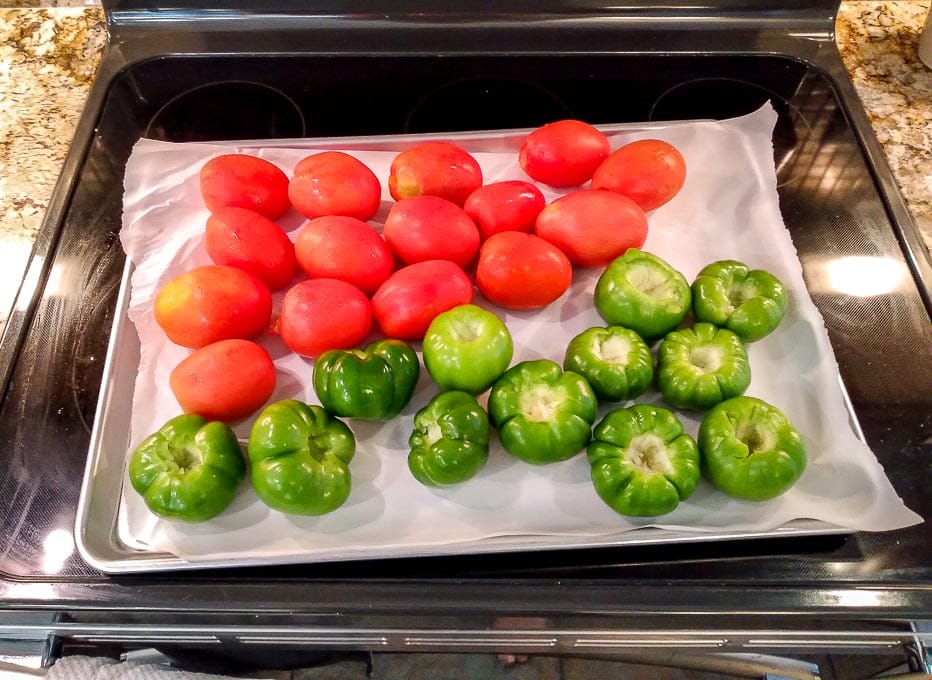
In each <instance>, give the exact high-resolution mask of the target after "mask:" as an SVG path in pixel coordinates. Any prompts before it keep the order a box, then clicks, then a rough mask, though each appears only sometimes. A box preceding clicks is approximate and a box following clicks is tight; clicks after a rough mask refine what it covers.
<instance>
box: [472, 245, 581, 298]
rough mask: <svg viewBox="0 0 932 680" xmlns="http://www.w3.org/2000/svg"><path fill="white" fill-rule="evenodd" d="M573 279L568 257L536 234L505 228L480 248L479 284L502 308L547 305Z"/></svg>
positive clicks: (484, 293)
mask: <svg viewBox="0 0 932 680" xmlns="http://www.w3.org/2000/svg"><path fill="white" fill-rule="evenodd" d="M572 280H573V265H572V264H571V263H570V261H569V258H567V257H566V255H564V254H563V252H562V251H561V250H560V249H559V248H557V247H556V246H554V245H552V244H551V243H548V242H547V241H545V240H544V239H542V238H540V237H539V236H535V235H534V234H525V233H524V232H520V231H503V232H501V233H499V234H494V235H493V236H490V237H489V239H488V240H487V241H486V242H485V243H483V244H482V248H480V249H479V262H478V264H477V265H476V285H478V286H479V292H481V293H482V294H483V295H484V296H485V297H486V298H488V300H489V301H490V302H494V303H495V304H497V305H501V306H502V307H507V308H508V309H536V308H539V307H545V306H547V305H549V304H550V303H551V302H553V301H554V300H556V299H557V298H559V297H560V296H561V295H563V293H565V292H566V289H567V288H569V286H570V283H571V282H572Z"/></svg>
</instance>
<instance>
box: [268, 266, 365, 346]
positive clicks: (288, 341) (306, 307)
mask: <svg viewBox="0 0 932 680" xmlns="http://www.w3.org/2000/svg"><path fill="white" fill-rule="evenodd" d="M371 327H372V306H371V304H370V303H369V298H367V297H366V294H365V293H363V292H362V291H361V290H359V288H357V287H356V286H354V285H352V284H350V283H347V282H346V281H340V280H339V279H310V280H308V281H302V282H301V283H297V284H295V285H294V286H292V287H291V288H289V289H288V292H287V293H285V297H284V299H283V300H282V311H281V316H279V318H278V320H277V323H276V325H275V328H274V330H275V331H276V332H277V333H278V334H279V335H280V336H281V338H282V340H283V341H284V343H285V345H287V346H288V349H290V350H291V351H292V352H295V353H296V354H300V355H302V356H306V357H312V358H316V357H318V356H320V354H322V353H323V352H325V351H326V350H328V349H346V348H349V347H353V346H355V345H358V344H359V343H360V342H362V341H363V340H364V339H365V337H366V335H368V333H369V329H370V328H371Z"/></svg>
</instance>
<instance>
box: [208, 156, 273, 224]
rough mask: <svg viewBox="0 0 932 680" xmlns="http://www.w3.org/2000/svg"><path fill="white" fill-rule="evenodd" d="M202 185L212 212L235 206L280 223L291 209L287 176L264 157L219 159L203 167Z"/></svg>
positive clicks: (228, 157)
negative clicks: (280, 219) (279, 220)
mask: <svg viewBox="0 0 932 680" xmlns="http://www.w3.org/2000/svg"><path fill="white" fill-rule="evenodd" d="M200 183H201V195H202V196H203V197H204V203H205V204H206V205H207V209H208V210H210V212H215V211H217V210H219V209H220V208H226V207H228V206H235V207H237V208H247V209H249V210H255V211H256V212H257V213H259V214H260V215H265V216H266V217H268V218H269V219H270V220H277V219H278V218H279V217H281V216H282V215H284V214H285V213H286V212H287V211H288V209H289V208H290V207H291V202H290V201H289V200H288V177H287V175H285V173H284V172H282V171H281V169H280V168H279V167H278V166H277V165H275V164H273V163H270V162H269V161H267V160H265V159H264V158H258V157H256V156H249V155H247V154H235V153H234V154H225V155H223V156H216V157H214V158H211V159H210V160H209V161H207V162H206V163H205V164H204V166H203V167H202V168H201V173H200Z"/></svg>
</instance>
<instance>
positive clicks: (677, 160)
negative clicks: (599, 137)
mask: <svg viewBox="0 0 932 680" xmlns="http://www.w3.org/2000/svg"><path fill="white" fill-rule="evenodd" d="M685 182H686V160H685V159H684V158H683V154H681V153H680V152H679V150H678V149H677V148H676V147H674V146H673V145H672V144H669V143H667V142H664V141H662V140H659V139H642V140H640V141H637V142H631V143H630V144H626V145H625V146H623V147H621V148H620V149H616V150H615V151H613V152H612V153H611V155H609V157H608V158H606V159H605V160H604V161H603V162H602V164H601V165H600V166H599V167H598V168H596V171H595V174H593V176H592V188H593V189H609V190H611V191H615V192H617V193H619V194H623V195H624V196H627V197H628V198H630V199H631V200H633V201H634V202H635V203H637V204H638V205H639V206H641V208H642V209H643V210H653V209H654V208H659V207H660V206H662V205H663V204H664V203H666V202H668V201H669V200H670V199H671V198H673V197H674V196H676V194H677V193H678V192H679V190H680V189H681V188H682V187H683V184H684V183H685Z"/></svg>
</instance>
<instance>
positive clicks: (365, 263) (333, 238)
mask: <svg viewBox="0 0 932 680" xmlns="http://www.w3.org/2000/svg"><path fill="white" fill-rule="evenodd" d="M294 245H295V252H296V255H297V258H298V264H299V265H300V266H301V269H302V270H304V272H305V273H306V274H307V275H308V276H310V277H311V278H312V279H313V278H327V279H340V280H341V281H346V282H347V283H351V284H353V285H354V286H356V287H357V288H359V289H360V290H361V291H362V292H364V293H365V294H366V295H371V294H372V293H374V292H375V291H376V289H378V287H379V286H380V285H382V282H383V281H385V279H387V278H388V276H389V274H391V273H392V270H394V268H395V258H394V257H392V253H391V250H389V248H388V244H387V243H386V242H385V239H383V238H382V237H381V236H379V234H378V232H376V231H375V230H374V229H373V228H372V227H370V226H369V225H368V224H366V223H365V222H363V221H361V220H358V219H356V218H355V217H343V216H339V215H329V216H326V217H318V218H317V219H314V220H311V221H310V222H308V223H307V224H305V225H304V226H303V227H302V228H301V231H300V232H298V238H297V240H296V241H295V244H294Z"/></svg>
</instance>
